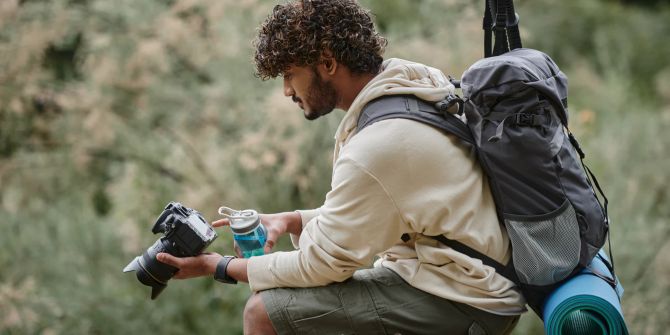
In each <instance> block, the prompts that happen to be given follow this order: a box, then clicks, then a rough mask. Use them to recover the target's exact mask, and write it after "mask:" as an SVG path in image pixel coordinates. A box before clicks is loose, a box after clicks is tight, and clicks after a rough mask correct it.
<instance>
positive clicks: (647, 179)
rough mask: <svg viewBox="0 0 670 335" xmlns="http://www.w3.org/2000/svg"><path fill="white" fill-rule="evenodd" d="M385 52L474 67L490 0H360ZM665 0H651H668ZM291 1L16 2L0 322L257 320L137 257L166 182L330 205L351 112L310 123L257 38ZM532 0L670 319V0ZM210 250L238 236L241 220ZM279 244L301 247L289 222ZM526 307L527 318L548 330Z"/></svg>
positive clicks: (629, 305)
mask: <svg viewBox="0 0 670 335" xmlns="http://www.w3.org/2000/svg"><path fill="white" fill-rule="evenodd" d="M361 2H362V3H363V4H364V5H365V6H367V7H369V8H371V9H372V11H373V12H374V14H375V16H376V19H377V21H378V23H379V26H380V28H381V30H382V31H383V33H384V34H385V35H386V37H387V38H388V39H389V42H390V44H389V47H388V50H387V56H388V57H402V58H408V59H413V60H417V61H421V62H425V63H427V64H430V65H433V66H436V67H438V68H441V69H442V70H443V71H444V72H445V73H449V74H452V75H454V76H458V75H459V74H460V73H462V71H463V70H465V68H467V66H468V65H469V64H471V63H472V62H474V61H475V60H476V59H477V58H479V57H481V54H482V50H481V48H482V32H481V21H480V20H481V10H483V9H482V8H480V5H481V4H480V2H479V1H477V2H473V1H468V0H426V1H421V2H419V1H407V0H384V1H382V0H361ZM652 2H653V1H652ZM274 3H275V1H269V0H265V1H262V0H245V1H232V0H230V1H221V0H174V1H160V0H145V1H134V0H117V1H106V0H87V1H72V0H70V1H67V0H52V1H37V0H31V1H18V0H4V1H0V85H1V87H2V89H1V90H0V189H1V190H2V191H1V192H0V217H1V218H2V219H0V227H2V228H3V234H0V246H1V248H2V252H1V253H0V269H2V271H0V334H34V333H47V334H89V333H100V334H117V333H118V334H127V333H150V332H153V333H165V334H181V333H199V334H214V333H222V332H223V333H226V334H229V333H230V334H234V333H241V313H242V308H243V305H244V302H245V299H246V297H247V296H248V295H249V291H248V288H247V287H246V286H244V285H238V286H237V287H228V286H223V285H220V284H216V283H214V282H213V281H212V280H211V279H209V278H203V279H196V280H189V281H172V282H171V283H170V285H169V288H168V289H167V290H166V292H164V293H163V294H162V295H161V297H160V298H159V299H158V300H157V301H150V300H149V299H148V291H147V288H146V287H144V286H141V285H139V283H137V281H136V280H135V278H134V276H132V275H125V274H123V273H121V269H122V268H123V267H124V266H125V265H126V264H127V263H128V262H129V261H130V260H131V259H132V258H133V257H135V256H136V255H138V254H139V253H140V252H142V251H143V250H144V249H145V248H146V247H148V246H149V245H150V244H151V243H152V242H153V241H155V240H156V238H157V237H158V236H153V235H151V233H150V228H151V225H152V224H153V221H154V220H155V216H156V215H157V214H158V213H159V212H160V211H161V210H162V207H163V206H164V205H165V204H166V203H167V202H168V201H172V200H175V201H181V202H183V203H184V204H186V205H188V206H190V207H194V208H197V209H199V210H200V211H202V212H203V214H204V215H205V217H206V218H208V219H210V220H213V219H215V218H216V217H217V215H216V209H217V208H218V206H220V205H224V204H225V205H228V206H231V207H237V208H257V209H259V210H261V211H263V212H276V211H286V210H292V209H296V208H314V207H316V206H319V205H320V204H321V202H322V201H323V199H324V196H325V193H326V192H327V191H328V189H329V183H330V178H329V177H330V172H331V171H330V169H331V156H332V145H333V139H332V134H333V133H334V130H335V128H336V127H337V124H338V122H339V119H340V117H341V115H342V113H341V112H334V113H333V115H331V116H329V117H327V118H324V119H322V120H319V121H316V122H311V123H309V122H307V121H305V120H304V119H303V117H302V115H301V114H302V113H301V112H300V111H299V110H298V109H297V108H296V107H295V105H294V104H293V103H292V102H291V101H290V99H287V98H286V97H284V96H283V94H282V88H281V84H280V83H278V82H276V81H274V82H273V81H270V82H261V81H259V80H258V79H256V78H254V77H253V68H252V63H251V53H252V50H251V44H250V41H251V39H252V38H253V36H254V33H255V28H256V26H257V24H258V23H259V22H260V21H261V20H262V19H263V17H264V16H265V15H267V13H269V11H270V10H271V8H272V6H273V4H274ZM625 3H626V2H624V1H606V0H589V1H577V0H569V1H561V2H556V1H549V0H533V1H529V0H526V1H518V4H517V5H518V8H517V10H518V12H519V13H520V15H521V20H522V21H521V28H522V37H523V40H524V43H525V45H526V46H528V47H533V48H538V49H541V50H544V51H545V52H547V53H549V54H550V55H551V56H552V57H554V58H555V59H556V60H557V62H558V64H559V65H560V66H561V67H562V69H563V70H564V72H566V73H567V74H568V76H569V78H570V82H571V87H570V89H571V95H570V110H571V125H570V126H571V129H572V130H573V132H575V133H576V134H577V135H578V138H579V139H580V141H581V142H582V146H583V147H584V148H585V150H586V152H587V155H588V157H587V163H589V164H590V165H591V167H592V169H594V170H595V172H596V174H597V175H598V176H599V179H600V181H601V184H603V186H604V187H605V190H606V192H607V194H608V195H609V197H610V216H611V217H612V220H613V226H612V243H613V247H614V248H613V251H614V256H615V261H616V265H617V271H618V274H619V276H620V278H621V280H622V282H623V284H624V286H625V287H626V296H625V298H624V301H623V306H624V312H625V315H626V318H627V321H628V323H629V326H630V329H631V333H662V332H663V329H665V328H667V326H668V324H669V322H670V319H668V316H667V313H664V311H666V310H667V309H668V307H670V306H669V302H668V300H667V299H665V298H664V297H665V296H667V294H668V293H670V281H669V280H668V278H670V263H669V262H668V261H667V260H666V259H664V258H663V257H662V256H661V255H662V254H664V253H665V252H669V251H670V244H668V243H667V242H666V241H667V240H668V237H670V230H669V229H668V228H666V225H667V222H668V218H669V217H670V202H668V193H667V185H668V184H669V183H670V160H669V159H668V155H667V154H666V149H665V148H667V147H668V146H670V136H668V135H667V134H666V133H665V132H664V129H667V128H668V127H669V126H670V64H669V63H668V61H667V60H668V59H670V46H668V44H667V43H664V39H665V37H666V36H667V35H668V33H669V32H670V23H669V22H670V20H668V17H670V15H669V14H670V8H668V6H667V5H663V4H660V3H656V4H652V5H650V6H649V7H645V6H637V5H636V6H627V5H625ZM408 13H411V15H408ZM220 233H221V234H220V235H221V236H220V237H219V239H218V240H217V241H216V242H215V243H214V245H213V246H212V248H211V250H212V251H216V252H220V253H228V254H229V253H231V252H232V250H231V238H230V235H229V234H228V233H227V232H226V231H225V229H223V230H221V231H220ZM281 247H282V248H287V247H288V242H287V241H286V240H283V241H282V245H281ZM541 329H542V328H541V323H540V322H539V320H537V319H536V318H535V317H534V316H532V315H531V314H527V315H525V316H524V317H523V318H522V321H521V323H520V325H519V327H518V328H517V330H516V331H515V334H536V333H541V332H542V330H541Z"/></svg>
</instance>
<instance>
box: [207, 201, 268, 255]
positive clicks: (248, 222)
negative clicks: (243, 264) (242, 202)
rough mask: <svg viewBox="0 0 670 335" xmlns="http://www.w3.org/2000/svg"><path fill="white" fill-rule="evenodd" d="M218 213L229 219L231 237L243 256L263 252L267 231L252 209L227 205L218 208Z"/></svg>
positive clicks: (261, 253)
mask: <svg viewBox="0 0 670 335" xmlns="http://www.w3.org/2000/svg"><path fill="white" fill-rule="evenodd" d="M219 214H220V215H222V216H225V217H226V218H228V220H230V230H232V232H233V239H234V240H235V243H236V244H237V246H238V247H239V248H240V250H241V251H242V256H243V257H244V258H249V257H251V256H260V255H263V254H265V252H264V251H263V248H264V247H265V241H266V239H267V237H266V236H267V231H266V230H265V227H264V226H263V225H262V224H261V217H260V215H258V212H256V211H255V210H253V209H245V210H242V211H238V210H234V209H231V208H228V207H221V208H219Z"/></svg>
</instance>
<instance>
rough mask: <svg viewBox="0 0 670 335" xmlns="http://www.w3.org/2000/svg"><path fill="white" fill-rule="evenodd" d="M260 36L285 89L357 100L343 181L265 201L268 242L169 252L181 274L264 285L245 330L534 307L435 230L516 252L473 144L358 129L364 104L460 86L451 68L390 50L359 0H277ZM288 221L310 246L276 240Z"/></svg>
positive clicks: (446, 321)
mask: <svg viewBox="0 0 670 335" xmlns="http://www.w3.org/2000/svg"><path fill="white" fill-rule="evenodd" d="M255 46H256V54H255V62H256V69H257V73H258V75H259V77H261V78H262V79H268V78H275V77H277V76H282V77H283V79H284V94H285V95H286V96H287V97H291V98H292V99H293V101H294V102H296V103H297V104H298V106H299V107H300V108H302V109H303V110H304V114H305V117H306V118H307V119H310V120H313V119H316V118H318V117H320V116H322V115H326V114H328V113H330V112H331V111H332V110H333V109H335V108H338V109H342V110H345V111H346V114H345V115H344V118H343V120H342V122H341V124H340V126H339V128H338V130H337V133H336V136H335V140H336V144H335V155H334V167H333V177H332V189H331V190H330V192H328V194H327V196H326V200H325V202H324V204H323V206H321V207H320V208H318V209H315V210H308V211H296V212H289V213H280V214H271V215H264V216H263V217H262V221H263V224H264V225H265V226H266V227H267V229H268V244H267V245H266V252H267V253H268V254H266V255H264V256H257V257H252V258H250V259H240V258H235V259H231V257H225V258H222V256H221V255H218V254H214V253H210V254H204V255H201V256H198V257H192V258H176V257H172V256H170V255H168V254H159V255H158V259H159V260H160V261H162V262H165V263H168V264H171V265H173V266H175V267H177V268H179V269H180V270H179V272H178V273H177V275H176V276H175V278H182V279H183V278H191V277H196V276H203V275H215V277H216V278H218V279H220V280H222V281H224V282H234V281H235V280H238V281H245V282H249V285H250V288H251V290H252V291H254V292H255V293H254V294H253V295H252V296H251V298H250V299H249V301H248V303H247V306H246V309H245V312H244V329H245V333H246V334H274V333H278V334H312V333H314V334H316V333H318V334H505V333H509V332H510V331H511V330H512V328H513V327H514V325H515V324H516V321H517V320H518V315H519V314H521V313H522V312H523V311H524V310H525V309H524V300H523V298H522V297H521V295H520V293H519V292H518V290H517V289H516V287H515V286H514V284H513V283H512V282H510V281H509V280H507V279H505V278H504V277H502V276H501V275H499V274H497V273H496V272H495V270H494V269H493V268H490V267H488V266H484V265H483V264H482V263H481V261H479V260H477V259H473V258H470V257H468V256H466V255H464V254H461V253H458V252H456V251H455V250H453V249H451V248H449V247H447V246H445V245H442V244H440V243H439V242H437V241H436V240H434V239H431V238H429V237H427V236H431V235H440V234H443V235H445V236H447V237H448V238H450V239H454V240H458V241H460V242H462V243H465V244H466V245H468V246H470V247H472V248H474V249H476V250H478V251H480V252H483V253H485V254H486V255H488V256H490V257H492V258H493V259H495V260H497V261H499V262H502V263H503V264H504V263H506V262H507V261H508V260H509V258H510V247H509V241H508V238H507V235H506V233H505V232H504V230H502V229H501V227H500V225H499V224H498V221H497V218H496V212H495V208H494V204H493V201H492V198H491V195H490V191H489V187H488V184H487V182H486V178H484V176H483V175H482V171H481V169H480V167H479V166H478V165H477V163H476V161H475V160H474V159H473V158H472V157H470V155H469V152H468V150H467V149H466V148H464V147H462V146H461V145H460V144H459V143H458V140H456V138H455V137H453V136H447V135H445V134H443V133H442V132H440V131H438V130H436V129H434V128H432V127H430V126H427V125H424V124H422V123H419V122H415V121H411V120H404V119H390V120H384V121H380V122H377V123H374V124H372V125H370V126H368V127H366V128H365V129H363V130H361V131H360V133H357V131H356V129H357V128H356V127H357V121H358V117H359V116H360V113H361V109H362V108H363V107H364V106H365V105H366V104H367V103H368V102H369V101H371V100H373V99H375V98H378V97H381V96H384V95H396V94H412V95H415V96H416V97H418V98H420V99H423V100H426V101H440V100H442V99H443V98H444V97H445V96H446V95H447V94H448V93H450V92H453V89H454V88H453V86H452V85H451V84H450V83H449V81H448V80H447V79H446V78H445V76H444V74H442V72H440V71H439V70H437V69H434V68H430V67H427V66H425V65H421V64H417V63H411V62H408V61H404V60H399V59H389V60H387V61H383V59H382V54H383V50H384V47H385V46H386V40H385V39H384V38H383V37H381V36H379V35H378V34H377V33H376V32H375V29H374V26H373V23H372V20H371V18H370V14H369V13H368V12H367V11H366V10H364V9H363V8H361V7H360V6H359V5H358V4H357V3H356V2H354V1H352V0H311V1H309V0H302V1H300V0H294V1H292V2H289V3H286V4H283V5H278V6H276V7H275V8H274V10H273V12H272V14H271V15H270V16H269V17H268V18H267V19H266V21H265V22H264V23H263V25H262V26H261V28H260V31H259V36H258V38H257V40H256V41H255ZM225 224H227V221H225V220H220V221H217V222H215V223H214V225H215V226H222V225H225ZM285 233H289V234H291V238H292V241H293V242H294V245H295V246H296V247H298V249H297V250H294V251H290V252H275V253H269V252H270V250H271V248H272V247H273V245H274V243H275V241H276V239H277V237H278V236H280V235H282V234H285ZM401 237H404V238H401ZM375 257H378V259H377V261H376V262H374V263H375V264H374V267H372V268H368V269H366V268H367V267H368V266H369V265H370V264H372V263H373V261H374V259H375Z"/></svg>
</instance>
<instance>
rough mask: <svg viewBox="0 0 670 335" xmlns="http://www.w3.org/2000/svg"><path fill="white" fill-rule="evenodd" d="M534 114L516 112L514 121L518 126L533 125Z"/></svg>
mask: <svg viewBox="0 0 670 335" xmlns="http://www.w3.org/2000/svg"><path fill="white" fill-rule="evenodd" d="M535 121H536V120H535V114H528V113H518V114H516V118H515V122H514V123H516V124H517V125H519V126H523V127H529V126H535V125H536V124H535Z"/></svg>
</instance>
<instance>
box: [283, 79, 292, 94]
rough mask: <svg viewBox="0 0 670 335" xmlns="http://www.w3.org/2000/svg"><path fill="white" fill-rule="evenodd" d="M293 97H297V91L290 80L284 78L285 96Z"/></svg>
mask: <svg viewBox="0 0 670 335" xmlns="http://www.w3.org/2000/svg"><path fill="white" fill-rule="evenodd" d="M292 95H295V91H294V90H293V88H292V87H291V84H290V83H289V81H288V79H286V78H284V96H287V97H290V96H292Z"/></svg>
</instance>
